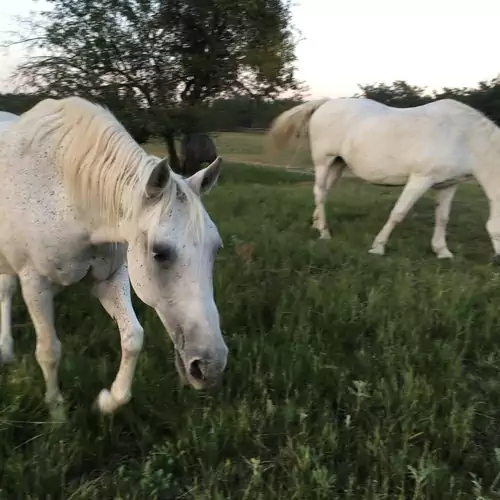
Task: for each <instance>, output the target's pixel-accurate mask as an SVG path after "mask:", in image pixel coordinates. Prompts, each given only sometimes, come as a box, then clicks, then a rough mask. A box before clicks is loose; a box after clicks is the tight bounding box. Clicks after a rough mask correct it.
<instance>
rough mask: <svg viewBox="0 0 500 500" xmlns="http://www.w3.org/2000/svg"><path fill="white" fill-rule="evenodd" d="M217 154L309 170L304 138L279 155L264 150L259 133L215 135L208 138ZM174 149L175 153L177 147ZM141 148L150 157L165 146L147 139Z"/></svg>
mask: <svg viewBox="0 0 500 500" xmlns="http://www.w3.org/2000/svg"><path fill="white" fill-rule="evenodd" d="M212 137H213V139H214V142H215V146H216V148H217V152H218V154H220V155H221V156H222V157H223V158H224V160H226V161H229V162H242V163H254V164H255V163H256V164H259V163H262V164H266V165H277V166H281V167H289V168H292V169H298V170H308V169H310V168H311V167H312V163H311V156H310V153H309V144H308V141H307V139H306V138H303V139H302V140H301V141H298V142H297V143H292V145H291V146H290V147H288V148H287V149H286V150H285V151H283V152H281V153H270V152H269V151H267V149H266V147H265V134H264V133H263V132H216V133H214V134H213V135H212ZM177 146H178V150H179V145H178V144H177ZM145 149H146V150H147V151H149V152H150V153H151V154H155V155H157V156H164V155H165V154H166V150H165V146H164V145H163V143H162V142H161V141H160V140H157V139H154V140H151V141H150V142H149V143H148V144H147V145H146V146H145Z"/></svg>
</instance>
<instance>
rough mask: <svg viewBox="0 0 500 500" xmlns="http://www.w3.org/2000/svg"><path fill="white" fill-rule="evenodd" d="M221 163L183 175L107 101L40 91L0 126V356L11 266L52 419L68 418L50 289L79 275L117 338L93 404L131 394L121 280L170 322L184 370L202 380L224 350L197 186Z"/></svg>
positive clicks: (6, 344) (133, 336) (135, 326)
mask: <svg viewBox="0 0 500 500" xmlns="http://www.w3.org/2000/svg"><path fill="white" fill-rule="evenodd" d="M220 164H221V159H220V158H217V159H216V160H215V161H214V162H213V163H212V164H211V165H209V166H208V167H207V168H205V169H203V170H200V171H199V172H197V173H196V174H195V175H193V176H192V177H190V178H188V179H184V178H182V177H180V176H178V175H177V174H175V173H174V172H172V171H171V170H170V168H169V166H168V163H167V161H166V160H165V159H164V160H160V159H159V158H156V157H153V156H150V155H148V154H147V153H146V152H145V151H144V150H143V149H142V148H140V147H139V146H138V145H137V143H136V142H135V141H134V140H133V139H132V138H131V137H130V135H129V134H128V133H127V132H126V130H125V129H124V127H123V126H122V125H121V124H120V123H119V122H118V121H117V120H116V119H115V118H114V116H113V115H112V114H111V113H110V112H109V111H107V110H105V109H104V108H102V107H100V106H97V105H95V104H93V103H90V102H89V101H86V100H84V99H81V98H78V97H70V98H65V99H60V100H54V99H46V100H43V101H41V102H40V103H38V104H37V105H36V106H34V107H33V108H32V109H30V110H29V111H27V112H26V113H24V114H22V115H21V116H20V117H19V118H18V119H13V120H12V121H11V122H10V123H9V125H8V126H7V127H6V128H5V129H4V130H3V131H2V132H1V133H0V177H1V178H2V182H1V183H0V200H1V204H2V217H1V218H0V273H3V274H4V275H8V276H3V277H2V282H1V285H2V286H0V294H1V303H2V311H1V312H2V337H1V342H0V356H1V358H2V359H3V360H4V361H9V360H12V358H13V348H12V344H13V343H12V337H11V332H10V309H8V310H7V309H6V308H5V307H4V306H5V304H7V303H10V300H11V298H12V294H13V291H14V286H13V284H15V281H14V280H15V277H16V276H17V277H18V278H19V281H20V285H21V290H22V295H23V298H24V302H25V303H26V306H27V308H28V311H29V314H30V317H31V319H32V321H33V324H34V327H35V331H36V351H35V356H36V359H37V361H38V364H39V365H40V368H41V370H42V372H43V376H44V379H45V384H46V393H45V400H46V403H47V404H48V408H49V410H50V412H51V415H52V417H53V418H56V419H64V418H65V412H64V405H63V398H62V396H61V393H60V390H59V383H58V365H59V360H60V356H61V343H60V341H59V339H58V336H57V334H56V331H55V328H54V307H53V297H54V293H55V292H56V291H57V290H58V289H59V288H60V287H63V286H68V285H71V284H73V283H76V282H78V281H80V280H82V279H83V278H84V277H87V279H89V280H90V281H91V282H92V283H93V287H92V290H93V293H94V294H95V295H96V296H97V298H98V299H99V300H100V302H101V304H102V306H103V307H104V309H105V310H106V311H107V313H108V314H109V315H110V316H111V317H112V318H113V319H114V320H115V321H116V323H117V325H118V328H119V330H120V337H121V351H122V357H121V362H120V366H119V369H118V373H117V374H116V378H115V380H114V382H113V384H112V385H111V389H110V390H107V389H103V390H102V391H101V392H100V394H99V397H98V399H97V405H98V407H99V409H100V410H101V412H103V413H110V412H113V411H114V410H116V409H117V408H118V407H119V406H121V405H123V404H125V403H127V402H128V401H129V400H130V398H131V385H132V380H133V377H134V372H135V367H136V363H137V360H138V356H139V353H140V351H141V348H142V344H143V329H142V327H141V325H140V323H139V321H138V319H137V317H136V314H135V312H134V310H133V308H132V303H131V298H130V282H131V283H132V286H133V288H134V290H135V292H136V293H137V295H138V297H139V298H140V299H141V300H142V301H143V302H145V303H146V304H148V305H149V306H151V307H152V308H154V309H155V310H156V312H157V314H158V316H159V317H160V319H161V321H162V323H163V325H164V326H165V328H166V330H167V331H168V332H169V333H170V336H171V337H172V340H173V343H174V347H175V353H176V367H177V370H178V372H179V375H180V376H181V378H182V379H183V381H184V382H187V383H190V384H191V385H192V386H193V387H195V388H197V389H203V388H206V387H210V386H213V385H214V384H215V383H216V382H217V380H218V379H219V377H220V375H221V373H222V372H223V370H224V368H225V366H226V361H227V354H228V349H227V346H226V344H225V342H224V340H223V338H222V334H221V330H220V324H219V313H218V310H217V307H216V304H215V301H214V297H213V285H212V268H213V264H214V259H215V255H216V253H217V251H218V249H219V248H220V247H221V245H222V242H221V239H220V236H219V233H218V231H217V228H216V226H215V224H214V223H213V222H212V221H211V219H210V217H209V216H208V214H207V212H206V211H205V208H204V207H203V204H202V202H201V200H200V195H201V193H203V192H206V191H208V190H209V189H210V188H211V187H212V186H213V185H214V184H215V183H216V181H217V179H218V176H219V173H220ZM129 276H130V281H129Z"/></svg>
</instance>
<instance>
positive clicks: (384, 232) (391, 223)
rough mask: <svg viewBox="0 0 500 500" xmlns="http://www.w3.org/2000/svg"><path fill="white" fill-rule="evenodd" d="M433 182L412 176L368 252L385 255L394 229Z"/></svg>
mask: <svg viewBox="0 0 500 500" xmlns="http://www.w3.org/2000/svg"><path fill="white" fill-rule="evenodd" d="M432 184H433V180H432V179H431V178H429V177H420V176H416V175H411V176H410V178H409V179H408V182H407V183H406V186H405V187H404V189H403V192H402V193H401V195H400V196H399V198H398V201H397V202H396V204H395V205H394V208H393V209H392V211H391V214H390V215H389V219H388V220H387V222H386V223H385V225H384V227H383V228H382V229H381V230H380V232H379V233H378V234H377V236H376V237H375V239H374V240H373V244H372V247H371V249H370V250H369V251H368V252H369V253H371V254H375V255H384V253H385V246H386V244H387V241H388V239H389V236H390V235H391V233H392V231H393V229H394V228H395V227H396V226H397V224H399V223H400V222H402V221H403V220H404V218H405V217H406V214H407V213H408V212H409V211H410V210H411V208H412V207H413V205H415V203H416V202H417V201H418V199H419V198H420V197H421V196H422V195H423V194H424V193H425V192H426V191H427V190H428V189H429V188H430V187H431V186H432Z"/></svg>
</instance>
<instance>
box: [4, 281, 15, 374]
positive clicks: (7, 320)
mask: <svg viewBox="0 0 500 500" xmlns="http://www.w3.org/2000/svg"><path fill="white" fill-rule="evenodd" d="M16 288H17V278H16V277H15V276H10V275H8V274H0V313H1V330H0V364H7V363H12V362H13V361H14V359H15V357H14V340H13V338H12V297H13V296H14V293H15V291H16Z"/></svg>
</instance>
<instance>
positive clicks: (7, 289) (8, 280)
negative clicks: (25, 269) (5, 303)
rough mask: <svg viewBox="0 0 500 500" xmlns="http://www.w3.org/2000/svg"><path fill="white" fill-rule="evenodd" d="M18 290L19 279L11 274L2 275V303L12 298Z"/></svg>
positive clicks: (0, 295)
mask: <svg viewBox="0 0 500 500" xmlns="http://www.w3.org/2000/svg"><path fill="white" fill-rule="evenodd" d="M16 288H17V278H16V277H15V276H11V275H9V274H0V301H2V300H5V299H8V298H10V297H12V296H13V295H14V293H15V291H16Z"/></svg>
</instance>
